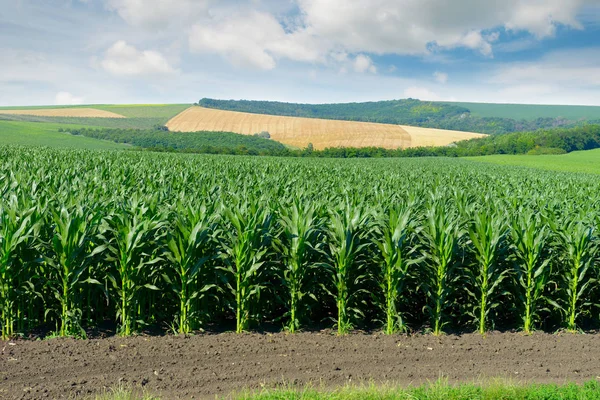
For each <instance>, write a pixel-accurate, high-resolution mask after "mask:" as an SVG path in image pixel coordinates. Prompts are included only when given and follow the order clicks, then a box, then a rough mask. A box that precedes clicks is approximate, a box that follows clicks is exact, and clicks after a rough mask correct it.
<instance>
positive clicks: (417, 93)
mask: <svg viewBox="0 0 600 400" xmlns="http://www.w3.org/2000/svg"><path fill="white" fill-rule="evenodd" d="M404 97H406V98H411V99H419V100H430V101H440V100H442V98H441V96H440V95H438V94H437V93H435V92H432V91H431V90H429V89H427V88H424V87H419V86H411V87H409V88H407V89H405V90H404Z"/></svg>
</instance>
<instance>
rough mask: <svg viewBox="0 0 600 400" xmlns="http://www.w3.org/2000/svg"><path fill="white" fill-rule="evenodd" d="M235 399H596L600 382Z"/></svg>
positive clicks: (366, 389)
mask: <svg viewBox="0 0 600 400" xmlns="http://www.w3.org/2000/svg"><path fill="white" fill-rule="evenodd" d="M231 398H232V399H234V400H387V399H389V400H530V399H531V400H533V399H536V400H554V399H557V400H558V399H561V400H571V399H572V400H596V399H600V384H599V383H598V382H595V381H590V382H588V383H586V384H584V385H576V384H568V385H565V386H559V385H554V384H547V385H539V384H535V385H514V384H510V383H505V382H500V383H491V384H487V385H483V386H480V385H474V384H462V385H458V386H452V385H449V384H448V383H447V382H444V381H439V382H437V383H433V384H429V385H424V386H420V387H416V388H399V387H392V386H376V385H370V386H362V387H357V386H347V387H344V388H340V389H337V390H334V391H322V390H317V389H313V388H306V389H301V390H298V389H276V390H264V391H261V392H258V393H252V392H247V393H242V394H238V395H234V396H232V397H231Z"/></svg>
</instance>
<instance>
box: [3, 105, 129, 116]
mask: <svg viewBox="0 0 600 400" xmlns="http://www.w3.org/2000/svg"><path fill="white" fill-rule="evenodd" d="M0 114H2V115H30V116H34V117H76V118H125V116H123V115H121V114H117V113H114V112H110V111H106V110H99V109H97V108H88V107H80V108H42V109H25V110H24V109H20V110H14V109H13V110H11V109H9V110H1V109H0Z"/></svg>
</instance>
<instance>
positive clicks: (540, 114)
mask: <svg viewBox="0 0 600 400" xmlns="http://www.w3.org/2000/svg"><path fill="white" fill-rule="evenodd" d="M448 104H451V105H455V106H460V107H465V108H468V109H469V110H470V111H471V114H472V115H474V116H477V117H498V118H512V119H517V120H520V119H525V120H534V119H537V118H556V117H563V118H567V119H570V120H579V119H585V120H596V119H600V107H597V106H554V105H539V104H494V103H459V102H457V103H454V102H452V103H448Z"/></svg>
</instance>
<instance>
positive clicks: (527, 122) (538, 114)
mask: <svg viewBox="0 0 600 400" xmlns="http://www.w3.org/2000/svg"><path fill="white" fill-rule="evenodd" d="M198 105H200V106H202V107H206V108H213V109H219V110H229V111H240V112H249V113H256V114H270V115H284V116H292V117H308V118H323V119H337V120H349V121H363V122H378V123H386V124H397V125H410V126H420V127H425V128H437V129H449V130H458V131H465V132H479V133H488V134H498V133H509V132H519V131H534V130H537V129H546V128H554V127H557V126H567V127H570V126H576V125H578V124H580V123H581V120H582V119H585V120H594V119H597V118H600V107H591V108H589V109H588V108H585V107H574V108H571V106H556V107H559V108H560V111H561V113H558V114H557V113H555V111H556V108H553V107H554V106H524V108H523V109H521V107H522V106H521V105H516V106H514V107H503V106H502V105H493V104H492V105H488V104H481V105H478V104H473V103H444V102H427V101H419V100H414V99H403V100H389V101H377V102H367V103H340V104H296V103H281V102H272V101H248V100H214V99H206V98H205V99H202V100H200V101H199V103H198ZM469 107H471V108H472V109H471V108H469ZM545 107H549V108H547V109H546V108H545ZM584 109H585V110H586V111H587V112H586V113H583V111H582V110H584ZM540 110H541V111H540ZM542 111H543V112H542ZM567 111H568V112H567Z"/></svg>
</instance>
